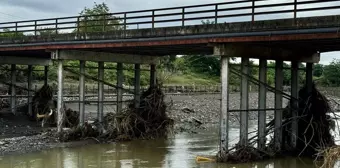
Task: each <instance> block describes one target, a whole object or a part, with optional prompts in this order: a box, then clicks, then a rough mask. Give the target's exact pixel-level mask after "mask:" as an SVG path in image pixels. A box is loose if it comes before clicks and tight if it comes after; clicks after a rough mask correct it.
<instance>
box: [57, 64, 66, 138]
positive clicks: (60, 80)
mask: <svg viewBox="0 0 340 168" xmlns="http://www.w3.org/2000/svg"><path fill="white" fill-rule="evenodd" d="M57 62H58V100H57V101H58V102H57V115H58V117H57V127H58V132H61V131H62V129H63V115H64V107H63V104H64V103H63V101H64V100H63V86H64V73H63V71H64V70H63V60H58V61H57Z"/></svg>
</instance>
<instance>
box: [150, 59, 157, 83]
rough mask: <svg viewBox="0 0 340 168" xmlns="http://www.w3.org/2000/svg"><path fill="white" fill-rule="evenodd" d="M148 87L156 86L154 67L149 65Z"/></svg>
mask: <svg viewBox="0 0 340 168" xmlns="http://www.w3.org/2000/svg"><path fill="white" fill-rule="evenodd" d="M150 86H151V87H154V86H156V65H154V64H151V65H150Z"/></svg>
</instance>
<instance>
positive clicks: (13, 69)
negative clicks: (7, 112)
mask: <svg viewBox="0 0 340 168" xmlns="http://www.w3.org/2000/svg"><path fill="white" fill-rule="evenodd" d="M11 84H12V85H11V112H12V113H13V114H15V113H16V111H17V110H16V93H15V92H16V88H15V86H14V85H15V84H16V65H15V64H12V65H11Z"/></svg>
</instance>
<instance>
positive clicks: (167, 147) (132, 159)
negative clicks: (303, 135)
mask: <svg viewBox="0 0 340 168" xmlns="http://www.w3.org/2000/svg"><path fill="white" fill-rule="evenodd" d="M231 132H233V131H231ZM235 132H236V130H235ZM236 135H238V134H236ZM236 135H231V136H232V137H237V136H236ZM217 150H218V131H217V129H216V128H214V129H208V130H206V131H204V132H201V133H200V134H196V135H190V134H180V135H176V136H175V137H173V138H171V139H158V140H150V141H132V142H122V143H115V144H107V145H88V146H84V147H79V148H59V149H52V150H48V151H43V152H38V153H32V154H26V155H19V156H5V157H0V168H77V167H80V168H94V167H97V168H99V167H100V168H142V167H143V168H151V167H152V168H154V167H166V168H182V167H183V168H187V167H188V168H191V167H202V168H232V167H235V168H249V167H253V168H288V167H289V168H310V167H313V166H314V164H313V161H312V160H300V159H296V158H282V159H275V160H269V161H265V162H259V163H251V164H237V165H232V164H215V163H196V161H195V157H196V156H202V155H215V154H216V153H217Z"/></svg>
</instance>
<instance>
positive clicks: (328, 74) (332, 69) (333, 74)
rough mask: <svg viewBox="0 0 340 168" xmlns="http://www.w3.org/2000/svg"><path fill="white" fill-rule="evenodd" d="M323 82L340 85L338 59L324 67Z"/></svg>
mask: <svg viewBox="0 0 340 168" xmlns="http://www.w3.org/2000/svg"><path fill="white" fill-rule="evenodd" d="M323 75H324V83H325V84H327V85H329V86H340V60H336V59H334V60H333V61H332V62H331V63H330V64H329V65H327V66H325V67H324V71H323Z"/></svg>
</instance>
